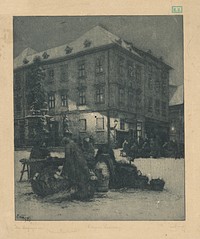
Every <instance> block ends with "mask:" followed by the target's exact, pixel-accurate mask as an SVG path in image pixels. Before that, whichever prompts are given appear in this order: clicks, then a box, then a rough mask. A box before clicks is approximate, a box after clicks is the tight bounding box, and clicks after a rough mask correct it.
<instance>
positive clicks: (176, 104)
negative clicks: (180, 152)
mask: <svg viewBox="0 0 200 239" xmlns="http://www.w3.org/2000/svg"><path fill="white" fill-rule="evenodd" d="M170 92H171V94H170V102H169V123H170V132H169V136H170V140H175V141H176V142H177V143H178V144H179V145H184V102H183V85H179V86H170Z"/></svg>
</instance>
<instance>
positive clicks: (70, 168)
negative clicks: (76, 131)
mask: <svg viewBox="0 0 200 239" xmlns="http://www.w3.org/2000/svg"><path fill="white" fill-rule="evenodd" d="M63 142H64V143H65V163H64V166H63V174H65V175H66V176H67V177H68V179H69V182H70V184H71V186H74V187H75V188H76V192H75V193H74V194H73V195H72V196H73V197H74V198H75V199H79V200H84V199H87V198H90V197H92V196H93V191H92V189H91V187H90V182H89V181H90V172H89V168H88V166H87V161H86V160H85V158H84V155H83V152H82V150H81V149H80V148H79V147H78V145H77V144H76V143H75V142H74V141H73V140H72V134H71V133H70V132H68V133H67V132H65V137H64V139H63Z"/></svg>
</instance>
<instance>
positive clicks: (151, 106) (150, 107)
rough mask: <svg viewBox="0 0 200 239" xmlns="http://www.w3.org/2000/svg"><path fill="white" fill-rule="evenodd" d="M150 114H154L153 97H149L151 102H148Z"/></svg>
mask: <svg viewBox="0 0 200 239" xmlns="http://www.w3.org/2000/svg"><path fill="white" fill-rule="evenodd" d="M148 112H150V113H152V112H153V99H152V97H149V101H148Z"/></svg>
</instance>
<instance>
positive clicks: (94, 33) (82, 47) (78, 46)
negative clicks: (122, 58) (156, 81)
mask: <svg viewBox="0 0 200 239" xmlns="http://www.w3.org/2000/svg"><path fill="white" fill-rule="evenodd" d="M85 41H88V42H89V46H88V47H86V44H84V43H85ZM111 43H116V44H118V45H120V46H121V47H123V48H125V49H127V50H129V51H131V52H132V53H133V54H134V55H137V56H138V57H140V58H141V56H140V55H139V54H138V53H137V52H136V51H135V50H134V49H132V48H131V45H130V43H128V42H126V41H124V40H122V39H120V38H119V37H118V36H116V35H114V34H112V33H111V32H109V31H107V30H106V29H104V28H103V27H101V26H99V25H98V26H95V27H93V28H92V29H90V30H89V31H87V32H86V33H85V34H83V35H82V36H80V37H79V38H78V39H76V40H74V41H72V42H71V43H69V44H67V43H66V44H65V45H62V46H58V47H55V48H51V49H48V50H46V51H42V52H38V53H36V52H33V53H32V54H31V55H30V54H29V55H27V54H22V53H23V52H24V51H26V52H27V50H24V51H23V52H22V53H21V54H20V56H18V57H16V58H15V59H14V68H15V69H16V68H18V67H20V66H23V65H24V62H23V61H24V59H25V60H27V61H26V65H27V64H31V63H32V62H33V59H34V57H35V56H40V57H41V58H43V57H42V55H43V54H44V52H46V53H47V55H49V56H48V58H46V60H50V59H56V58H60V57H64V56H66V47H68V48H69V50H70V49H71V52H69V53H68V54H67V55H73V54H75V53H78V52H82V51H87V50H88V49H91V48H96V47H100V46H104V45H108V44H111Z"/></svg>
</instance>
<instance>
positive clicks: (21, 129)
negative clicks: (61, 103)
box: [14, 110, 169, 148]
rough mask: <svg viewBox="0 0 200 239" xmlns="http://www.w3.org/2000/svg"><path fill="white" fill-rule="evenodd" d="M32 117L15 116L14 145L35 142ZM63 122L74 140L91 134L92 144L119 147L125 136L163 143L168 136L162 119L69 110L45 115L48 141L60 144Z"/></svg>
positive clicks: (111, 112)
mask: <svg viewBox="0 0 200 239" xmlns="http://www.w3.org/2000/svg"><path fill="white" fill-rule="evenodd" d="M36 123H37V122H36V121H35V120H34V119H31V120H29V119H27V118H26V119H16V120H15V125H14V131H15V135H14V139H15V147H16V148H18V147H23V146H32V145H33V143H34V125H35V124H36ZM65 124H67V125H68V126H67V127H68V128H69V130H70V131H71V132H72V134H73V137H74V138H75V139H76V140H79V139H82V138H84V137H87V136H89V137H91V138H92V139H93V142H94V144H95V145H101V144H105V143H108V142H109V143H110V145H112V147H113V148H118V147H122V143H123V142H124V140H125V139H126V138H135V139H138V138H139V137H142V138H144V137H145V136H147V137H148V138H156V137H157V136H158V137H159V138H160V139H161V141H162V142H163V143H164V142H165V141H167V140H168V139H169V126H168V122H161V121H156V120H152V119H148V118H145V117H141V116H137V115H136V114H134V113H130V112H123V111H121V112H120V111H114V110H113V111H110V112H108V111H102V112H87V111H85V112H84V111H83V112H80V111H76V112H69V113H67V114H66V115H60V114H59V115H51V116H48V118H47V123H46V126H45V127H46V128H47V131H48V137H47V142H46V143H47V145H48V146H51V147H56V146H60V145H61V144H62V138H63V134H64V128H65V126H64V125H65Z"/></svg>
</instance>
